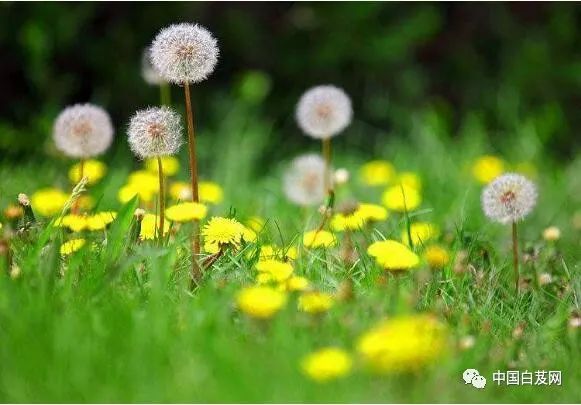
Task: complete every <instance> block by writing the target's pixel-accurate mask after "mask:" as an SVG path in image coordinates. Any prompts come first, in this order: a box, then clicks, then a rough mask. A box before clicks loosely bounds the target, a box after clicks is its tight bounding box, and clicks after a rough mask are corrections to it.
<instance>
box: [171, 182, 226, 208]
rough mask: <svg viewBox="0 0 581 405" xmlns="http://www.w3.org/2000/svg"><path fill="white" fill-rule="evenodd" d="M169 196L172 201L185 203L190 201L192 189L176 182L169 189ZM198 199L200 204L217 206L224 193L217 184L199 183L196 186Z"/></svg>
mask: <svg viewBox="0 0 581 405" xmlns="http://www.w3.org/2000/svg"><path fill="white" fill-rule="evenodd" d="M169 194H170V195H171V197H172V198H173V199H174V200H179V201H187V200H191V199H192V188H191V187H190V184H189V183H185V182H183V181H176V182H174V183H172V185H171V186H170V187H169ZM198 197H199V199H200V201H201V202H204V203H209V204H219V203H220V202H222V199H223V197H224V191H223V190H222V187H220V185H219V184H217V183H214V182H211V181H201V182H200V183H199V184H198Z"/></svg>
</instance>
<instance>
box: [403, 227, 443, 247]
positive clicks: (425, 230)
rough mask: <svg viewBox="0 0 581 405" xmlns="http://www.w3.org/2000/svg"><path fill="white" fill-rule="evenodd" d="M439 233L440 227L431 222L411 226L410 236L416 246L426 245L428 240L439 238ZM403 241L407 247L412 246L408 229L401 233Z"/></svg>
mask: <svg viewBox="0 0 581 405" xmlns="http://www.w3.org/2000/svg"><path fill="white" fill-rule="evenodd" d="M438 233H439V230H438V227H437V226H436V225H435V224H432V223H430V222H414V223H412V224H411V225H410V234H411V236H412V242H413V244H414V246H417V245H423V244H425V243H426V242H427V241H428V240H430V239H433V238H435V237H437V236H438ZM401 240H402V242H403V243H405V244H406V245H409V244H410V243H409V235H408V231H407V229H404V230H403V231H402V232H401Z"/></svg>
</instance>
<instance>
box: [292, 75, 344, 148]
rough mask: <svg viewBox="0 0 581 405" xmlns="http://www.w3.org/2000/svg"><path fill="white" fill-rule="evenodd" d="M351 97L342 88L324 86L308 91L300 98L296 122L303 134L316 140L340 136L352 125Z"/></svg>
mask: <svg viewBox="0 0 581 405" xmlns="http://www.w3.org/2000/svg"><path fill="white" fill-rule="evenodd" d="M352 115H353V110H352V109H351V100H350V99H349V96H348V95H347V94H346V93H345V92H344V91H343V90H341V89H340V88H338V87H335V86H331V85H324V86H316V87H313V88H311V89H309V90H307V91H306V92H305V93H304V94H303V95H302V96H301V98H300V100H299V102H298V104H297V109H296V120H297V123H298V125H299V127H300V128H301V129H302V130H303V132H304V133H305V134H307V135H309V136H310V137H313V138H316V139H326V138H330V137H333V136H335V135H338V134H339V133H340V132H341V131H343V130H344V129H345V128H346V127H347V126H348V125H349V124H350V123H351V117H352Z"/></svg>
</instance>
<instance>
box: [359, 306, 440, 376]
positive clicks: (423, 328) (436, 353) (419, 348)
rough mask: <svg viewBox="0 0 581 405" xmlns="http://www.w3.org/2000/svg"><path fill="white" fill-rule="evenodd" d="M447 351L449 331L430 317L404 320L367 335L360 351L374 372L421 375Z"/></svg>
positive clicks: (397, 319) (389, 323) (400, 318)
mask: <svg viewBox="0 0 581 405" xmlns="http://www.w3.org/2000/svg"><path fill="white" fill-rule="evenodd" d="M445 349H446V329H445V327H444V325H443V324H441V323H440V322H439V321H438V320H437V319H436V318H434V317H432V316H430V315H414V316H402V317H398V318H394V319H392V320H388V321H385V322H383V323H381V324H379V325H378V326H376V327H374V328H372V329H371V330H370V331H368V332H367V333H365V334H364V335H363V336H362V337H361V338H360V339H359V341H358V343H357V351H358V352H359V354H360V355H361V356H362V358H363V359H364V361H365V362H366V363H367V364H368V365H369V366H370V367H371V369H372V370H374V371H377V372H382V373H400V372H409V371H418V370H420V369H421V368H423V367H425V366H428V365H429V364H431V363H434V362H435V361H437V360H438V359H439V358H440V357H441V356H442V354H443V353H444V352H445Z"/></svg>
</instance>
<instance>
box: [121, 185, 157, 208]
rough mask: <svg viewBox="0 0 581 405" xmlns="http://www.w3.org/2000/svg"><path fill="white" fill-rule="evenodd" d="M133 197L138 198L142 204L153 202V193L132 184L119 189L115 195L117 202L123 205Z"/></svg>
mask: <svg viewBox="0 0 581 405" xmlns="http://www.w3.org/2000/svg"><path fill="white" fill-rule="evenodd" d="M135 196H138V197H139V199H140V200H141V201H143V202H150V201H152V200H153V197H154V196H155V192H153V191H151V190H150V189H147V188H140V187H139V186H137V185H134V184H127V185H125V186H123V187H121V188H120V189H119V192H118V193H117V198H118V200H119V201H120V202H121V203H123V204H125V203H127V202H129V201H130V200H131V199H132V198H133V197H135Z"/></svg>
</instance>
